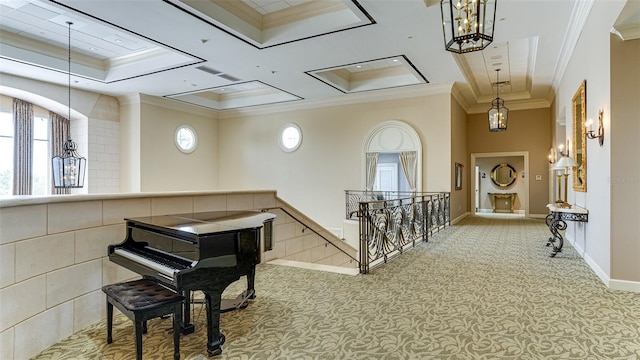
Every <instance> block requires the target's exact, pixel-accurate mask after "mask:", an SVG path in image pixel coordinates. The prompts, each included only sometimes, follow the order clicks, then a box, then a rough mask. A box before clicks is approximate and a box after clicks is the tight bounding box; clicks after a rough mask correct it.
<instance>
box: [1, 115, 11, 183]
mask: <svg viewBox="0 0 640 360" xmlns="http://www.w3.org/2000/svg"><path fill="white" fill-rule="evenodd" d="M0 154H2V156H0V195H11V193H12V191H13V113H11V112H9V111H0Z"/></svg>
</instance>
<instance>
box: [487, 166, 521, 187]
mask: <svg viewBox="0 0 640 360" xmlns="http://www.w3.org/2000/svg"><path fill="white" fill-rule="evenodd" d="M491 181H493V183H494V184H496V185H497V186H500V187H505V186H509V185H511V184H513V183H514V182H515V181H516V169H514V168H513V166H511V165H509V164H507V163H501V164H498V165H496V166H495V167H494V168H493V169H492V170H491Z"/></svg>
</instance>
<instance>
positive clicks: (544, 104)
mask: <svg viewBox="0 0 640 360" xmlns="http://www.w3.org/2000/svg"><path fill="white" fill-rule="evenodd" d="M505 105H506V106H507V108H509V110H510V111H516V110H530V109H544V108H548V107H551V103H550V102H549V100H547V99H535V100H521V101H509V102H508V103H506V104H505ZM488 110H489V108H487V104H476V105H473V106H470V107H469V109H467V114H480V113H486V112H487V111H488Z"/></svg>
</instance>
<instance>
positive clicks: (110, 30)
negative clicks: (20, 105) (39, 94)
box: [0, 0, 203, 83]
mask: <svg viewBox="0 0 640 360" xmlns="http://www.w3.org/2000/svg"><path fill="white" fill-rule="evenodd" d="M0 7H1V10H2V22H1V23H0V35H1V36H0V38H1V39H2V46H1V47H0V57H2V58H4V59H7V60H11V61H17V62H20V63H23V64H30V65H33V66H36V67H39V68H45V69H50V70H54V71H59V72H65V73H66V72H68V61H69V54H68V47H69V44H71V50H72V53H71V62H72V64H71V73H72V74H74V75H76V76H79V77H83V78H87V79H92V80H96V81H100V82H105V83H111V82H116V81H121V80H125V79H130V78H134V77H139V76H144V75H148V74H152V73H157V72H161V71H165V70H170V69H175V68H177V67H182V66H186V65H191V64H196V63H199V62H202V61H203V60H202V59H200V58H198V57H196V56H193V55H190V54H187V53H185V52H183V51H180V50H178V49H175V48H172V47H169V46H165V45H164V44H161V43H159V42H157V41H154V40H151V39H149V38H146V37H144V36H141V35H139V34H135V33H133V32H130V31H127V30H126V29H123V28H120V27H118V26H115V25H113V24H110V23H107V22H105V21H102V20H100V19H98V18H96V17H92V16H89V15H86V14H84V13H80V12H76V11H74V10H73V9H71V8H68V7H66V6H65V5H61V4H58V3H55V2H49V1H43V0H3V1H2V4H0ZM67 22H71V23H72V24H71V36H70V39H69V25H68V24H67Z"/></svg>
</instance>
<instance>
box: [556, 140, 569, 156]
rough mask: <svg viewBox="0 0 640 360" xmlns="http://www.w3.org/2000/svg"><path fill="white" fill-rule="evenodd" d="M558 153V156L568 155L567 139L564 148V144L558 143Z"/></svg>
mask: <svg viewBox="0 0 640 360" xmlns="http://www.w3.org/2000/svg"><path fill="white" fill-rule="evenodd" d="M558 154H560V156H569V140H567V148H566V150H565V148H564V144H560V145H558Z"/></svg>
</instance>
